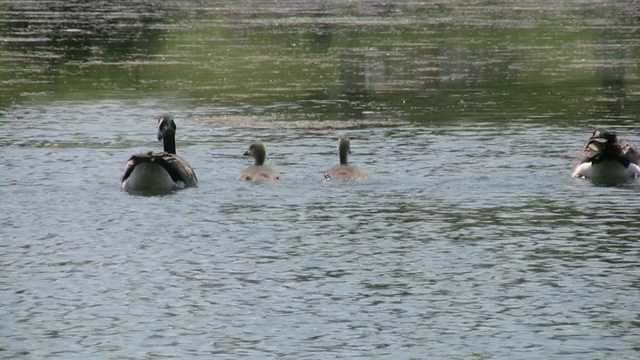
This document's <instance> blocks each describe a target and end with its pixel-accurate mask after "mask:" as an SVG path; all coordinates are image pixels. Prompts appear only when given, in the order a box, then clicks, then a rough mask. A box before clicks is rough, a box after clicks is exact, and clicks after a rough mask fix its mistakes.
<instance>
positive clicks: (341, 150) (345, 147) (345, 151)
mask: <svg viewBox="0 0 640 360" xmlns="http://www.w3.org/2000/svg"><path fill="white" fill-rule="evenodd" d="M348 155H349V144H348V143H344V142H341V143H340V146H338V156H339V157H340V165H347V156H348Z"/></svg>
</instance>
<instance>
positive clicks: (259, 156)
mask: <svg viewBox="0 0 640 360" xmlns="http://www.w3.org/2000/svg"><path fill="white" fill-rule="evenodd" d="M244 155H245V156H252V157H253V158H254V159H255V160H256V161H255V165H258V166H262V165H264V161H265V159H266V157H267V147H266V146H265V145H264V144H263V143H262V142H260V141H256V142H254V143H253V144H251V145H250V146H249V149H248V150H247V151H245V153H244Z"/></svg>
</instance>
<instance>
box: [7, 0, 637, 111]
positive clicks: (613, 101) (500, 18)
mask: <svg viewBox="0 0 640 360" xmlns="http://www.w3.org/2000/svg"><path fill="white" fill-rule="evenodd" d="M115 3H116V5H117V4H118V3H119V2H115ZM18 4H20V3H19V2H14V1H9V2H6V3H5V5H3V7H5V8H4V9H3V11H4V12H5V14H6V17H5V20H4V23H3V24H2V25H3V26H2V29H1V30H0V34H1V37H2V39H3V42H2V44H3V45H2V47H3V48H2V50H3V51H2V55H1V56H0V61H1V63H0V66H2V69H3V71H2V74H1V75H0V81H1V83H2V90H1V92H2V99H1V100H0V106H2V108H3V109H5V108H7V107H8V106H10V105H11V104H14V103H21V102H23V101H28V100H33V101H36V102H40V101H49V100H52V99H54V100H55V99H65V100H68V99H83V100H91V99H100V98H105V97H111V98H113V97H116V98H131V97H134V98H136V97H140V98H146V97H161V98H162V97H166V98H168V99H176V100H179V101H180V102H181V103H182V104H184V106H187V107H193V106H196V107H199V108H203V107H204V108H205V109H206V108H210V109H215V108H235V109H237V108H238V107H243V109H244V110H243V111H245V112H246V113H247V114H248V115H252V114H257V115H274V114H277V115H278V116H279V117H280V118H284V119H291V120H298V119H305V120H306V119H311V120H325V119H329V120H336V119H362V118H367V117H371V116H375V117H379V118H392V119H397V120H408V121H423V122H442V121H452V120H455V121H460V120H465V119H473V120H491V121H494V120H498V121H500V120H509V121H510V120H527V121H536V122H551V123H558V122H570V121H573V120H578V119H585V118H594V119H595V118H600V117H612V118H623V119H625V118H633V117H634V116H637V114H639V113H640V105H639V104H640V70H639V67H638V65H637V59H638V58H640V50H639V49H640V44H639V42H638V41H637V34H638V29H639V27H640V25H639V22H638V19H637V18H636V17H634V12H633V10H634V9H635V8H634V6H635V5H633V4H631V3H629V4H626V3H624V4H618V5H613V6H612V5H602V4H601V5H598V4H597V3H594V4H589V3H587V5H589V6H586V5H585V4H583V3H581V4H582V6H581V7H575V8H574V7H572V6H571V3H568V2H565V3H564V4H560V5H554V4H545V7H542V6H540V7H536V6H534V5H533V4H532V3H531V2H519V1H514V2H513V3H510V4H504V3H494V2H481V3H473V4H470V3H469V4H468V3H456V2H446V1H444V2H440V3H432V2H425V3H419V2H418V3H411V4H412V5H404V3H402V2H399V3H397V4H394V3H385V4H384V5H381V4H380V5H376V4H373V5H366V4H364V5H363V4H360V5H353V4H349V3H348V2H345V4H344V5H343V7H342V8H339V9H327V8H324V7H323V6H322V5H319V4H306V3H299V2H284V3H283V4H282V5H281V6H280V7H274V6H273V5H268V4H256V3H255V2H249V3H247V2H220V3H217V5H218V6H217V7H204V5H198V4H192V3H190V2H185V3H177V4H173V3H171V6H167V7H166V8H160V7H151V8H149V7H148V6H147V5H145V3H144V2H140V3H134V4H133V5H131V4H130V3H125V4H122V5H121V6H116V5H114V7H113V8H112V9H106V10H105V9H103V10H102V11H97V10H96V9H93V8H92V7H91V4H92V3H91V2H90V3H88V4H89V5H87V6H86V7H85V8H81V9H79V8H74V7H73V6H71V7H66V8H55V7H53V8H46V9H41V11H42V12H41V14H40V15H38V16H33V15H31V13H30V12H29V11H26V10H25V9H24V8H23V7H21V6H20V5H18ZM96 4H97V3H96ZM554 6H555V7H554ZM96 11H97V12H96ZM61 14H62V15H61ZM61 16H62V17H63V18H64V19H65V21H64V22H61V24H62V25H56V24H58V23H60V19H59V18H60V17H61ZM105 19H106V20H105ZM110 19H111V20H110ZM113 19H115V20H113ZM212 111H213V110H212Z"/></svg>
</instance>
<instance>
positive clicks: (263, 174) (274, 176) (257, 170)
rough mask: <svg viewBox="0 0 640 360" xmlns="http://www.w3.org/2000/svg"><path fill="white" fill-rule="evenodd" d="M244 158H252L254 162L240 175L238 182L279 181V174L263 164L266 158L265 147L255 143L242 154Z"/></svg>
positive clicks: (257, 142)
mask: <svg viewBox="0 0 640 360" xmlns="http://www.w3.org/2000/svg"><path fill="white" fill-rule="evenodd" d="M244 155H245V156H253V158H254V159H255V162H254V164H253V165H251V166H249V167H248V168H246V169H245V170H244V171H243V172H242V173H241V174H240V180H245V181H274V180H280V174H278V173H277V172H276V171H275V170H273V169H272V168H270V167H268V166H266V165H265V164H264V161H265V159H266V158H267V148H266V146H265V145H264V144H263V143H261V142H259V141H256V142H254V143H253V144H251V146H249V149H248V150H247V151H246V152H245V153H244Z"/></svg>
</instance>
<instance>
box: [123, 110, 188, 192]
mask: <svg viewBox="0 0 640 360" xmlns="http://www.w3.org/2000/svg"><path fill="white" fill-rule="evenodd" d="M175 135H176V123H175V122H174V121H173V118H172V117H171V116H168V115H163V116H161V117H160V118H159V119H158V140H160V141H162V145H163V147H164V151H149V152H144V153H140V154H135V155H133V156H131V157H130V158H129V160H128V161H127V165H126V166H125V169H124V173H123V174H122V177H121V178H120V188H121V189H123V190H126V191H153V192H167V191H172V190H176V189H183V188H186V187H197V186H198V178H197V177H196V173H195V171H193V168H192V167H191V165H189V163H188V162H187V161H186V160H185V159H183V158H181V157H180V156H178V155H176V141H175Z"/></svg>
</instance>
